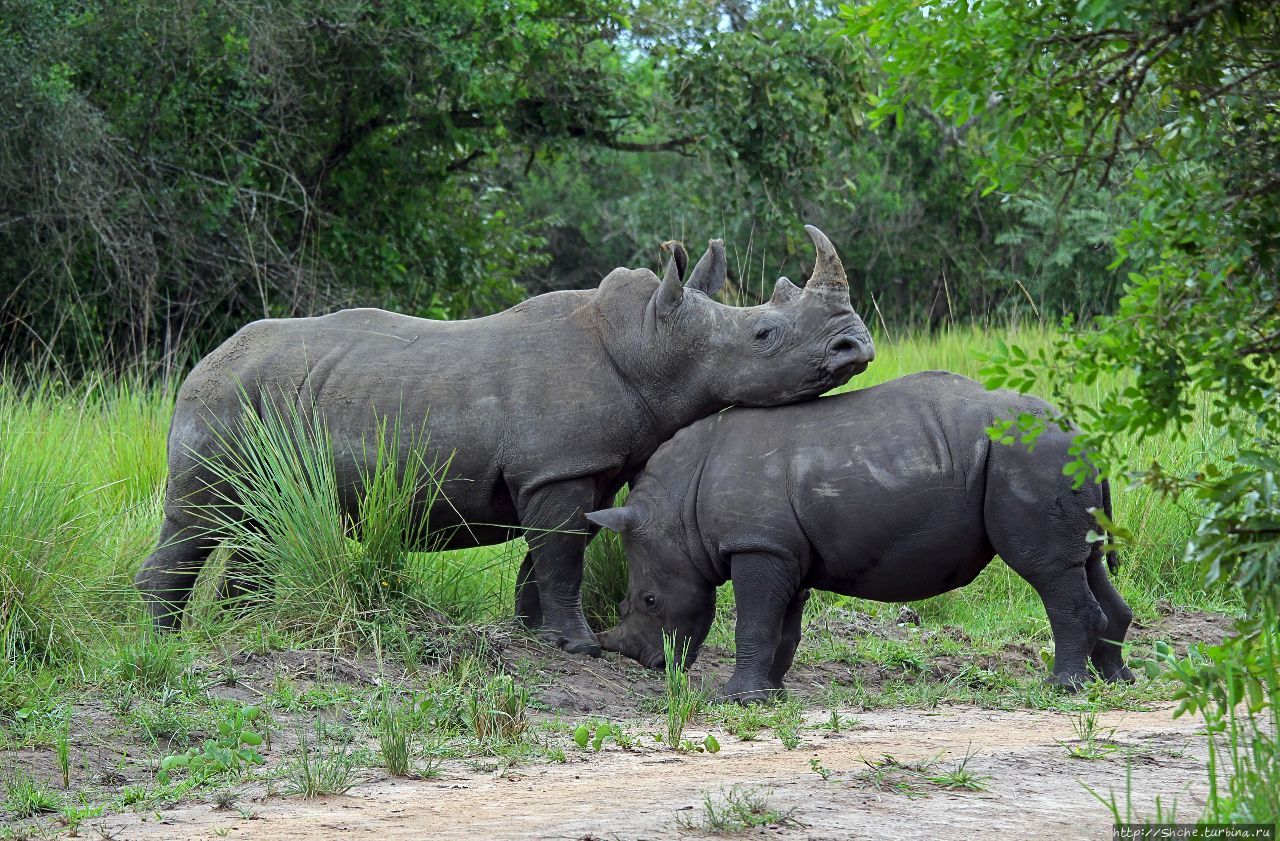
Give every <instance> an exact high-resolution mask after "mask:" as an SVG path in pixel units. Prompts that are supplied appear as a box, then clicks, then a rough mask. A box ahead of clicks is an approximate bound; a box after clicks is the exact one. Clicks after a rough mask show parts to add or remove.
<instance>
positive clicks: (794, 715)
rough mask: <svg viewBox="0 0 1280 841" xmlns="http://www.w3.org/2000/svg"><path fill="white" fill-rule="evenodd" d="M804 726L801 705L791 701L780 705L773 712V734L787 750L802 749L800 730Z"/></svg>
mask: <svg viewBox="0 0 1280 841" xmlns="http://www.w3.org/2000/svg"><path fill="white" fill-rule="evenodd" d="M803 726H804V711H803V710H802V709H801V708H800V705H799V704H797V703H795V702H793V701H789V702H787V703H784V704H779V705H778V706H777V707H776V708H775V709H774V712H773V732H774V733H776V734H777V736H778V741H780V742H782V746H783V747H784V748H786V749H787V750H795V749H796V748H798V747H800V730H801V729H802V727H803Z"/></svg>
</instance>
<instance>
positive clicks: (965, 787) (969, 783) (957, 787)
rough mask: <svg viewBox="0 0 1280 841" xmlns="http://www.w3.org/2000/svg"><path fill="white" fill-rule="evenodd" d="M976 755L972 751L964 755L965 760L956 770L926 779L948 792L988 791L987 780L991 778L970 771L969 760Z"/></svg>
mask: <svg viewBox="0 0 1280 841" xmlns="http://www.w3.org/2000/svg"><path fill="white" fill-rule="evenodd" d="M975 755H976V751H970V752H969V753H966V754H965V755H964V758H963V759H961V760H960V761H959V762H958V763H957V764H956V766H955V767H954V768H951V769H948V770H946V771H942V772H940V773H937V774H931V775H927V776H926V777H925V779H927V780H928V781H929V782H931V783H933V784H934V785H936V786H938V787H939V788H944V789H947V790H948V791H986V790H987V780H989V779H991V778H990V777H988V776H985V775H983V774H975V773H974V772H972V771H970V770H969V760H971V759H973V757H974V756H975Z"/></svg>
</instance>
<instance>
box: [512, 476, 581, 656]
mask: <svg viewBox="0 0 1280 841" xmlns="http://www.w3.org/2000/svg"><path fill="white" fill-rule="evenodd" d="M595 497H596V494H595V484H594V483H593V482H592V481H591V480H589V479H581V480H573V481H567V482H558V483H556V484H553V485H546V486H543V487H542V488H539V489H538V490H537V491H536V492H534V493H532V494H530V495H529V496H528V497H527V498H522V499H521V500H520V504H519V509H520V523H521V525H523V526H524V527H525V528H526V529H528V531H527V532H526V533H525V540H527V541H528V543H529V554H530V555H531V556H532V558H533V572H534V575H535V576H536V578H537V582H538V603H539V605H540V607H541V609H542V628H543V630H544V632H545V633H546V634H547V635H548V636H550V637H551V638H552V639H554V640H555V643H556V645H558V646H560V647H561V648H563V649H564V650H565V651H567V652H569V653H570V654H588V655H590V656H592V657H599V656H600V643H599V642H598V641H597V640H596V635H595V634H594V633H593V632H592V631H591V628H590V627H589V626H588V625H587V619H586V617H585V616H584V615H583V613H582V565H583V560H584V556H585V554H586V549H587V541H588V540H589V539H590V537H589V535H588V534H587V531H586V525H585V521H584V519H583V512H585V511H593V510H595V509H594V508H593V507H591V506H592V505H593V504H594V503H595V502H596V498H595Z"/></svg>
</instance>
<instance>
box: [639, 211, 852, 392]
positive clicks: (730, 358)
mask: <svg viewBox="0 0 1280 841" xmlns="http://www.w3.org/2000/svg"><path fill="white" fill-rule="evenodd" d="M805 230H806V231H808V233H809V236H810V237H811V238H812V239H813V244H814V246H815V248H816V249H817V258H816V260H815V264H814V269H813V274H812V276H811V277H810V278H809V282H808V283H807V284H805V287H804V289H800V288H799V287H797V286H795V285H794V284H792V283H791V281H789V280H787V279H786V278H785V277H784V278H780V279H779V280H778V282H777V284H776V285H775V286H774V291H773V297H772V298H771V299H770V300H769V302H768V303H767V304H764V305H761V306H758V307H745V308H744V307H730V306H726V305H724V304H720V303H717V302H716V301H714V300H712V298H711V297H710V296H712V295H714V294H715V293H716V292H717V291H718V290H719V289H720V287H721V286H722V285H723V284H724V280H725V274H726V268H725V256H724V245H723V244H722V243H721V242H720V241H719V240H713V241H712V243H711V246H710V247H709V248H708V249H707V253H706V254H704V255H703V257H702V259H701V260H699V261H698V265H697V266H696V267H695V268H694V269H693V272H692V273H691V274H690V276H689V279H688V280H687V281H685V282H683V283H682V278H683V275H684V267H685V262H686V259H685V257H684V252H683V250H682V249H680V248H679V246H675V254H674V256H673V257H672V259H671V262H670V263H669V264H668V266H667V270H666V274H665V276H664V277H663V279H662V282H661V284H660V285H659V287H658V290H657V292H655V293H654V295H653V298H652V300H651V301H650V303H649V313H648V317H647V319H646V321H647V323H648V325H650V326H651V327H652V328H653V329H655V330H656V331H657V333H658V340H659V342H658V348H659V352H660V353H661V354H662V355H663V356H665V357H666V358H668V359H669V360H673V361H674V362H675V365H674V368H675V369H676V370H678V371H679V372H680V376H681V377H683V378H686V379H688V380H689V381H690V383H691V384H696V385H698V386H700V387H702V388H703V389H704V390H705V391H706V392H708V395H707V396H708V397H710V398H713V399H714V400H715V401H717V402H719V403H722V404H724V405H736V406H777V405H780V404H784V403H793V402H796V401H800V400H808V399H810V398H813V397H817V396H818V395H820V394H822V393H823V392H825V391H828V390H830V389H832V388H834V387H836V386H838V385H842V384H844V383H845V382H848V380H849V378H850V377H852V376H854V375H855V374H860V373H862V372H863V371H864V370H866V368H867V364H868V363H869V362H871V360H872V359H874V358H875V348H874V346H873V345H872V343H871V335H870V333H868V332H867V327H866V325H865V324H863V323H862V319H861V318H859V317H858V314H857V313H856V312H854V311H853V306H852V304H851V303H850V302H849V283H848V281H847V279H846V278H845V272H844V266H843V265H841V263H840V257H839V256H838V255H837V254H836V250H835V248H834V247H833V246H832V245H831V241H830V240H828V239H827V237H826V236H825V235H824V234H823V233H822V232H821V231H819V230H818V229H817V228H815V227H813V226H812V225H806V226H805Z"/></svg>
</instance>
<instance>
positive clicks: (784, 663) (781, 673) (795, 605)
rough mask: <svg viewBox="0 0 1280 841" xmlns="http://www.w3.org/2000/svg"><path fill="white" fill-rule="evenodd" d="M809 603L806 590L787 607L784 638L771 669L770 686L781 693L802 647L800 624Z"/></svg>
mask: <svg viewBox="0 0 1280 841" xmlns="http://www.w3.org/2000/svg"><path fill="white" fill-rule="evenodd" d="M808 601H809V590H808V589H807V588H806V589H804V590H801V591H800V592H799V593H797V594H796V597H795V598H794V599H792V600H791V604H789V605H788V606H787V615H786V616H784V617H783V619H782V637H781V639H779V640H778V650H777V651H776V652H774V655H773V667H772V668H770V669H769V685H770V686H771V687H773V688H774V689H777V690H779V691H782V690H783V686H782V681H783V678H785V677H786V676H787V672H789V671H791V664H792V663H794V662H795V659H796V649H797V648H798V647H799V646H800V624H801V620H802V619H804V606H805V603H806V602H808Z"/></svg>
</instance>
